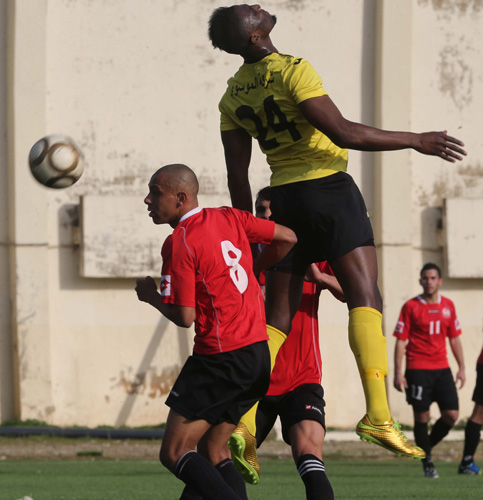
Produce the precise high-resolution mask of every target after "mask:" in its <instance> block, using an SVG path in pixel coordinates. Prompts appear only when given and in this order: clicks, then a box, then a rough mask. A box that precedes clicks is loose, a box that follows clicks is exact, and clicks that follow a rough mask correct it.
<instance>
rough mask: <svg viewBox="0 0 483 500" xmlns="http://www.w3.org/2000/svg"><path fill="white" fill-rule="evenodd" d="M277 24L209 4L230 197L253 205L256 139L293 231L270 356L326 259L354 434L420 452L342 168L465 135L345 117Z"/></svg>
mask: <svg viewBox="0 0 483 500" xmlns="http://www.w3.org/2000/svg"><path fill="white" fill-rule="evenodd" d="M275 23H276V17H275V16H272V15H271V14H269V13H268V12H266V11H265V10H263V9H262V8H261V7H260V6H259V5H252V6H249V5H246V4H244V5H235V6H232V7H221V8H219V9H216V10H215V11H214V12H213V14H212V16H211V18H210V22H209V36H210V39H211V41H212V43H213V46H214V47H216V48H219V49H221V50H223V51H225V52H228V53H230V54H237V55H240V56H241V57H242V58H243V65H242V66H241V67H240V69H239V70H238V72H237V73H236V74H235V76H234V77H233V78H231V79H230V80H229V81H228V88H227V91H226V92H225V94H224V96H223V97H222V99H221V101H220V104H219V108H220V112H221V136H222V142H223V146H224V150H225V159H226V166H227V172H228V187H229V190H230V195H231V199H232V203H233V206H234V207H237V208H241V209H245V210H249V211H251V210H252V196H251V190H250V184H249V180H248V167H249V164H250V156H251V148H252V138H255V139H257V141H258V143H259V145H260V148H261V149H262V151H263V152H264V153H265V154H266V155H267V161H268V163H269V165H270V168H271V170H272V177H271V181H270V185H271V196H272V202H271V210H272V219H273V220H274V221H276V222H277V223H279V224H283V225H285V226H288V227H290V228H292V229H293V230H294V231H295V233H296V234H297V237H298V243H297V245H296V246H295V247H294V248H293V250H292V251H291V252H290V253H289V254H288V255H287V257H286V258H285V259H283V260H282V261H281V262H279V264H277V266H276V267H275V268H273V269H272V270H270V271H268V272H267V284H266V313H267V323H268V331H269V336H270V338H271V344H272V346H271V347H272V349H271V352H272V355H273V354H275V353H276V350H277V347H278V346H279V345H281V343H283V340H284V337H285V335H286V334H288V333H289V331H290V324H291V320H292V318H293V316H294V315H295V313H296V311H297V309H298V306H299V303H300V297H301V292H302V286H303V281H304V274H305V270H306V268H307V266H308V265H309V264H310V263H312V262H320V261H323V260H327V261H328V262H329V263H330V266H331V268H332V269H333V271H334V273H335V275H336V277H337V279H338V281H339V283H340V284H341V286H342V289H343V290H344V294H345V297H346V299H347V305H348V308H349V342H350V347H351V349H352V351H353V353H354V356H355V358H356V362H357V365H358V368H359V372H360V376H361V380H362V385H363V388H364V394H365V398H366V415H364V417H363V418H362V419H361V421H360V422H359V423H358V424H357V427H356V432H357V434H359V436H360V437H361V439H363V440H366V441H370V442H374V443H377V444H379V445H381V446H383V447H384V448H387V449H388V450H391V451H393V452H394V453H397V454H400V455H405V456H410V457H415V458H423V457H424V452H423V451H422V450H421V449H420V448H418V447H415V446H414V445H412V444H411V443H409V442H408V441H407V439H406V437H405V436H404V434H403V433H402V432H401V431H400V427H399V425H398V423H397V422H394V420H393V419H392V417H391V413H390V411H389V406H388V403H387V396H386V389H385V383H384V378H385V377H386V376H387V352H386V340H385V338H384V336H383V334H382V327H381V318H382V314H381V311H382V298H381V295H380V292H379V289H378V287H377V260H376V250H375V247H374V237H373V233H372V228H371V223H370V220H369V218H368V214H367V210H366V207H365V204H364V200H363V199H362V196H361V194H360V192H359V189H358V188H357V186H356V185H355V184H354V182H353V180H352V178H351V177H350V176H349V175H348V174H346V173H345V171H346V168H347V149H357V150H363V151H389V150H398V149H405V148H413V149H415V150H416V151H418V152H420V153H423V154H427V155H434V156H439V157H440V158H443V159H445V160H447V161H450V162H455V161H456V160H461V159H462V156H463V155H465V154H466V152H465V151H464V150H463V149H462V147H463V146H464V144H463V143H462V142H461V141H459V140H458V139H455V138H453V137H450V136H448V135H447V134H446V132H428V133H423V134H415V133H410V132H388V131H384V130H379V129H376V128H373V127H368V126H365V125H362V124H359V123H355V122H352V121H349V120H347V119H345V118H344V117H343V116H342V114H341V113H340V111H339V110H338V108H337V107H336V105H335V104H334V103H333V101H332V100H331V98H330V97H329V96H328V95H327V93H326V92H325V90H324V89H323V87H322V80H321V78H320V76H319V75H318V74H317V73H316V71H315V70H314V69H313V68H312V66H311V65H310V64H309V63H308V62H307V61H305V60H304V59H302V58H297V57H292V56H288V55H284V54H280V53H279V52H278V50H277V49H276V48H275V46H274V45H273V43H272V41H271V39H270V33H271V31H272V29H273V27H274V26H275ZM253 422H254V420H253V412H252V413H251V414H249V415H247V416H244V417H243V418H242V421H241V423H240V425H239V427H238V428H237V432H238V433H239V434H240V435H242V436H243V437H245V438H246V440H245V441H246V443H247V446H246V449H245V450H243V454H244V457H245V458H247V459H250V460H253V455H254V453H253V449H252V447H253V441H254V438H253V435H254V434H255V427H254V423H253ZM255 456H256V455H255ZM256 479H257V480H258V478H256Z"/></svg>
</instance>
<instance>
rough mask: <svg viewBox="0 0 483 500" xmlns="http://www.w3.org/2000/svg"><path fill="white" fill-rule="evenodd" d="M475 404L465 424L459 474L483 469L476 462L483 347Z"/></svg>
mask: <svg viewBox="0 0 483 500" xmlns="http://www.w3.org/2000/svg"><path fill="white" fill-rule="evenodd" d="M473 401H474V402H475V406H474V408H473V413H472V414H471V417H470V418H469V419H468V421H467V422H466V426H465V445H464V449H463V458H462V459H461V463H460V464H459V466H458V473H459V474H468V475H473V476H481V475H482V471H481V469H480V468H479V467H478V466H477V465H476V464H475V460H474V455H475V452H476V448H478V443H479V442H480V431H481V426H482V425H483V348H482V349H481V353H480V357H479V358H478V361H477V362H476V385H475V390H474V391H473Z"/></svg>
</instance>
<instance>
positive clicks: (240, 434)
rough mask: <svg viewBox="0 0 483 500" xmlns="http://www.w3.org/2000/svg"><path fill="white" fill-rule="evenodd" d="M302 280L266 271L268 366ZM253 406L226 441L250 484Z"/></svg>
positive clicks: (256, 469) (256, 470)
mask: <svg viewBox="0 0 483 500" xmlns="http://www.w3.org/2000/svg"><path fill="white" fill-rule="evenodd" d="M303 284H304V278H303V276H298V275H295V274H290V273H285V272H278V271H267V273H266V285H265V286H266V297H267V298H266V301H265V310H266V316H267V333H268V337H269V341H268V347H269V349H270V361H271V369H272V370H273V367H274V365H275V359H276V356H277V353H278V351H279V349H280V347H282V344H283V342H284V341H285V339H286V337H287V335H288V333H289V332H290V328H291V323H292V319H293V317H294V316H295V313H296V312H297V310H298V308H299V305H300V300H301V298H302V288H303ZM257 407H258V403H257V404H256V405H254V406H253V407H252V408H251V409H250V410H249V411H248V412H247V413H245V415H243V417H242V418H241V419H240V422H239V424H238V426H237V428H236V430H235V432H234V434H233V436H232V437H231V438H230V441H229V446H230V450H231V452H232V457H233V460H234V463H235V466H236V467H237V469H238V470H239V471H240V473H241V474H242V476H243V477H244V478H245V480H246V481H247V482H248V483H250V484H257V483H258V481H259V474H260V466H259V464H258V459H257V451H256V450H257V441H256V438H255V435H256V413H257Z"/></svg>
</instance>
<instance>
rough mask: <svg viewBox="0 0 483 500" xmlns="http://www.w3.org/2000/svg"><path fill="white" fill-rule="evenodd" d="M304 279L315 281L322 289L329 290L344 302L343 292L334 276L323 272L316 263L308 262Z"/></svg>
mask: <svg viewBox="0 0 483 500" xmlns="http://www.w3.org/2000/svg"><path fill="white" fill-rule="evenodd" d="M304 279H305V281H310V282H312V283H315V284H316V285H317V286H318V287H320V288H321V289H322V290H329V292H331V293H332V294H333V295H335V297H337V298H338V299H339V300H341V301H343V302H345V296H344V292H343V291H342V287H341V286H340V283H339V282H338V280H337V278H336V277H335V276H332V275H330V274H328V273H323V272H322V271H321V270H320V269H319V268H318V267H317V264H310V266H309V267H308V269H307V273H306V274H305V276H304Z"/></svg>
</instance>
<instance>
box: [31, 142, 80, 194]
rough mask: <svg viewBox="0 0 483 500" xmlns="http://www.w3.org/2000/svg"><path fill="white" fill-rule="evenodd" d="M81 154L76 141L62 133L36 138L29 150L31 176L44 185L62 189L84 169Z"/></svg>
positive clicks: (70, 183)
mask: <svg viewBox="0 0 483 500" xmlns="http://www.w3.org/2000/svg"><path fill="white" fill-rule="evenodd" d="M83 159H84V158H83V154H82V152H81V150H80V149H79V147H78V146H77V145H76V143H75V142H74V141H73V140H72V139H71V138H70V137H68V136H66V135H63V134H52V135H47V136H45V137H43V138H42V139H40V140H38V141H37V142H36V143H35V144H34V145H33V146H32V149H31V150H30V153H29V165H30V170H31V172H32V174H33V176H34V177H35V178H36V179H37V180H38V181H39V182H40V183H41V184H43V185H44V186H47V187H49V188H55V189H62V188H66V187H69V186H72V184H74V183H75V182H77V181H78V180H79V179H80V176H81V175H82V172H83V171H84V162H83Z"/></svg>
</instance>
